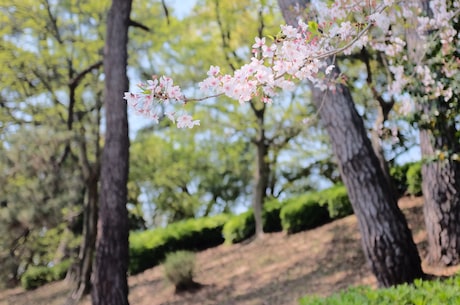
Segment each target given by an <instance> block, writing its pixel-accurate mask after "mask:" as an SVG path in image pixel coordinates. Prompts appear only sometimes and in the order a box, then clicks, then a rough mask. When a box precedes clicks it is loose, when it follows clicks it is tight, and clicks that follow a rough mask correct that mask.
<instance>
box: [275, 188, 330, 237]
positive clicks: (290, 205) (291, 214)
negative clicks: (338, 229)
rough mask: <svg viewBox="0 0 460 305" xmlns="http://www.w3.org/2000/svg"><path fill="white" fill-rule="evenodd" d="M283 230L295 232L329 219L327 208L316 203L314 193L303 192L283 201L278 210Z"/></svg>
mask: <svg viewBox="0 0 460 305" xmlns="http://www.w3.org/2000/svg"><path fill="white" fill-rule="evenodd" d="M280 218H281V224H282V226H283V230H284V231H286V232H287V233H289V234H291V233H296V232H300V231H303V230H306V229H311V228H314V227H317V226H319V225H322V224H324V223H326V222H328V221H330V217H329V213H328V210H327V208H326V207H325V206H321V205H320V204H319V203H318V200H317V198H316V195H315V194H313V195H312V194H305V195H302V196H299V197H296V198H291V199H289V200H287V201H286V202H285V204H284V205H283V207H282V208H281V212H280Z"/></svg>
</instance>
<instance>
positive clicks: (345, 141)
mask: <svg viewBox="0 0 460 305" xmlns="http://www.w3.org/2000/svg"><path fill="white" fill-rule="evenodd" d="M307 2H308V1H305V0H304V1H299V0H278V3H279V5H280V7H281V10H282V13H283V16H284V18H285V20H286V22H287V23H288V24H291V25H293V26H295V25H296V24H297V22H296V17H297V15H296V13H295V10H294V9H293V8H294V7H295V5H296V4H298V5H300V10H299V11H300V12H301V11H303V10H302V8H303V9H305V8H306V5H307ZM335 72H339V71H335ZM312 93H313V102H314V103H315V105H316V107H317V109H319V114H320V116H321V119H322V121H323V123H324V125H325V126H326V129H327V131H328V134H329V136H330V138H331V143H332V147H333V150H334V153H335V155H336V157H337V160H338V165H339V169H340V173H341V176H342V180H343V182H344V183H345V186H346V187H347V190H348V196H349V198H350V201H351V203H352V206H353V210H354V212H355V215H356V217H357V218H358V222H359V228H360V231H361V235H362V237H361V239H362V245H363V249H364V253H365V255H366V258H367V260H368V262H369V264H370V266H371V269H372V272H373V273H374V275H375V276H376V277H377V281H378V283H379V286H383V287H388V286H392V285H397V284H400V283H404V282H409V283H410V282H413V281H414V280H415V279H417V278H421V277H423V271H422V268H421V260H420V257H419V255H418V252H417V248H416V246H415V243H414V241H413V239H412V235H411V232H410V230H409V227H408V225H407V222H406V219H405V218H404V215H403V214H402V212H401V211H400V210H399V208H398V206H397V202H396V200H395V197H396V196H395V194H392V190H391V187H390V186H389V184H388V182H387V180H386V179H385V177H384V174H383V171H382V168H381V166H380V164H379V161H378V159H377V157H376V155H375V152H374V150H373V148H372V145H371V143H370V140H369V138H368V137H367V134H366V130H365V128H364V123H363V121H362V118H361V117H360V116H359V114H358V112H357V111H356V109H355V106H354V103H353V100H352V97H351V94H350V91H349V89H348V88H347V87H345V86H342V85H338V86H337V87H336V90H335V91H334V92H333V93H331V92H322V91H320V90H318V89H317V88H312ZM325 95H326V96H325Z"/></svg>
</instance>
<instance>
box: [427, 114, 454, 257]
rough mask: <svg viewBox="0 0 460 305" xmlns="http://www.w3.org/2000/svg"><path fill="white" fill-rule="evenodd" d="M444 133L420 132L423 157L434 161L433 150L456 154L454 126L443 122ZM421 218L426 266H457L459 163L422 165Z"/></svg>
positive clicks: (446, 162)
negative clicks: (426, 249)
mask: <svg viewBox="0 0 460 305" xmlns="http://www.w3.org/2000/svg"><path fill="white" fill-rule="evenodd" d="M443 125H444V129H445V130H443V131H440V132H439V134H438V135H434V134H433V133H432V132H431V131H430V130H427V129H421V130H420V148H421V151H422V158H423V159H425V160H430V159H433V158H436V157H435V156H436V153H435V151H436V150H445V149H446V147H448V148H450V150H451V151H455V152H459V148H460V147H459V146H460V145H459V143H458V139H456V138H455V132H456V131H455V126H450V127H449V125H448V123H447V122H446V123H445V124H443ZM422 178H423V180H422V191H423V196H424V198H425V205H424V215H425V224H426V230H427V235H428V257H427V259H428V263H430V264H432V265H439V264H440V265H445V266H450V265H456V264H458V263H460V194H459V192H460V162H458V161H454V160H449V158H446V159H444V160H440V159H437V160H435V161H427V162H426V163H424V164H423V166H422Z"/></svg>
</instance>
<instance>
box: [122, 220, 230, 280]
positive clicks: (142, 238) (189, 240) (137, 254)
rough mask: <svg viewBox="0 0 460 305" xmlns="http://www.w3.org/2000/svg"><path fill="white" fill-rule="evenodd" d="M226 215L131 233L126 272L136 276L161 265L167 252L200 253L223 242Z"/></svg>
mask: <svg viewBox="0 0 460 305" xmlns="http://www.w3.org/2000/svg"><path fill="white" fill-rule="evenodd" d="M228 218H229V217H228V215H224V214H221V215H217V216H214V217H204V218H199V219H189V220H186V221H181V222H177V223H173V224H171V225H168V226H167V227H166V228H157V229H154V230H148V231H142V232H132V233H131V234H130V236H129V245H130V246H129V255H130V261H129V273H130V274H136V273H139V272H142V271H144V270H146V269H148V268H151V267H153V266H156V265H158V264H160V263H161V262H162V261H163V260H164V259H165V257H166V253H169V252H175V251H178V250H193V251H199V250H204V249H207V248H210V247H215V246H217V245H220V244H221V243H223V242H224V238H223V236H222V228H223V226H224V224H225V223H226V222H227V220H228Z"/></svg>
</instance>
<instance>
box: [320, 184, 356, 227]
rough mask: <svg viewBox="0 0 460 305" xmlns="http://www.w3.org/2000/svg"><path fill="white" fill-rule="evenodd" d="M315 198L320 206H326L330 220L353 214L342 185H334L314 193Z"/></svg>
mask: <svg viewBox="0 0 460 305" xmlns="http://www.w3.org/2000/svg"><path fill="white" fill-rule="evenodd" d="M315 196H316V197H317V199H318V202H319V204H320V205H322V206H327V210H328V212H329V217H330V218H331V219H338V218H342V217H345V216H348V215H351V214H353V208H352V206H351V203H350V199H348V193H347V189H346V187H345V186H344V185H341V184H337V185H334V186H333V187H330V188H328V189H325V190H322V191H319V192H318V193H315Z"/></svg>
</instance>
